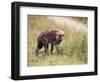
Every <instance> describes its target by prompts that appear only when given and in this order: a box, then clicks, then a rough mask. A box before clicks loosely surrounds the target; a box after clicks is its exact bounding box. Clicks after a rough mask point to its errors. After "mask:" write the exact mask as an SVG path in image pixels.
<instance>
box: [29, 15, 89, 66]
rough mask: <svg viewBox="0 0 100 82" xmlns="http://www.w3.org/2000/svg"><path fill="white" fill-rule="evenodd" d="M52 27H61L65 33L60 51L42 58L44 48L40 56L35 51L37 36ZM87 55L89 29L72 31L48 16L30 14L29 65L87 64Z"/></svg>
mask: <svg viewBox="0 0 100 82" xmlns="http://www.w3.org/2000/svg"><path fill="white" fill-rule="evenodd" d="M81 19H82V18H81ZM76 28H77V27H76ZM52 29H61V30H63V31H64V33H65V36H64V40H63V41H62V43H61V44H60V45H59V48H60V52H59V53H58V54H57V53H56V51H54V52H55V53H54V54H53V55H52V54H50V55H49V56H46V57H45V58H42V56H43V55H44V49H41V50H40V51H39V56H40V58H38V57H37V56H36V55H35V52H34V50H35V48H36V45H37V43H36V42H37V37H38V35H39V34H40V33H41V32H43V31H47V30H52ZM87 57H88V45H87V31H85V32H84V31H80V32H77V31H72V30H70V29H69V28H68V27H67V25H63V26H61V25H59V24H57V23H55V22H54V21H52V20H49V18H48V16H28V62H27V63H28V64H27V65H28V66H44V65H73V64H87V63H88V62H87V59H88V58H87Z"/></svg>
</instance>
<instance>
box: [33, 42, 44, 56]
mask: <svg viewBox="0 0 100 82" xmlns="http://www.w3.org/2000/svg"><path fill="white" fill-rule="evenodd" d="M42 47H43V45H42V43H41V42H38V43H37V48H36V50H35V52H36V56H38V52H39V50H40V49H41V48H42Z"/></svg>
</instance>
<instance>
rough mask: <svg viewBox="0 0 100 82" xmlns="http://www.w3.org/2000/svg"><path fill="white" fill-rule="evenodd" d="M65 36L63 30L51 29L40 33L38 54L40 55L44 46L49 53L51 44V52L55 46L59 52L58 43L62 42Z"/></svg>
mask: <svg viewBox="0 0 100 82" xmlns="http://www.w3.org/2000/svg"><path fill="white" fill-rule="evenodd" d="M63 37H64V32H63V31H62V30H51V31H45V32H42V33H40V35H39V36H38V38H37V48H36V55H38V52H39V50H40V49H41V48H42V47H44V49H45V53H46V54H48V47H49V44H50V45H51V50H50V52H51V54H53V49H54V46H55V48H56V50H57V52H59V49H58V45H59V44H60V43H61V41H62V40H63Z"/></svg>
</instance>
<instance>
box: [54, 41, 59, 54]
mask: <svg viewBox="0 0 100 82" xmlns="http://www.w3.org/2000/svg"><path fill="white" fill-rule="evenodd" d="M55 48H56V50H57V53H59V45H58V44H56V43H55Z"/></svg>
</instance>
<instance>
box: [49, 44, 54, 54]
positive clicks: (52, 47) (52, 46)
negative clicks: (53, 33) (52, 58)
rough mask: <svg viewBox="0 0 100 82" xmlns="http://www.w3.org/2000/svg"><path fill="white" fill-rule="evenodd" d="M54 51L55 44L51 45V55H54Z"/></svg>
mask: <svg viewBox="0 0 100 82" xmlns="http://www.w3.org/2000/svg"><path fill="white" fill-rule="evenodd" d="M53 49H54V43H51V50H50V52H51V54H53Z"/></svg>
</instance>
